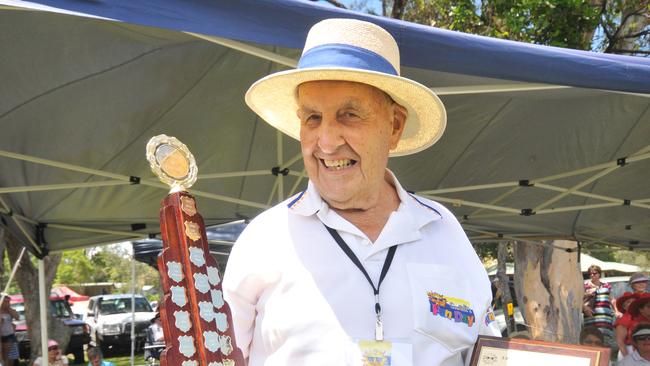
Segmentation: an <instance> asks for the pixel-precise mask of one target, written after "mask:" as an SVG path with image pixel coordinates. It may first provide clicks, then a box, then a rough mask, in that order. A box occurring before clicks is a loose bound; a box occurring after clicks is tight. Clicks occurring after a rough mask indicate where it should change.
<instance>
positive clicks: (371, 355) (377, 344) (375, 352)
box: [359, 340, 413, 366]
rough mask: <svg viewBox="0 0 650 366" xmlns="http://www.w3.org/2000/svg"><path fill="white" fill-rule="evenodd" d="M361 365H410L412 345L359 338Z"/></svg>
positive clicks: (411, 363)
mask: <svg viewBox="0 0 650 366" xmlns="http://www.w3.org/2000/svg"><path fill="white" fill-rule="evenodd" d="M359 349H360V350H361V355H362V357H363V362H362V365H363V366H411V365H413V346H412V345H411V344H408V343H403V342H391V341H375V340H360V341H359Z"/></svg>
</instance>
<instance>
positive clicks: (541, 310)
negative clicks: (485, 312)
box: [514, 240, 584, 343]
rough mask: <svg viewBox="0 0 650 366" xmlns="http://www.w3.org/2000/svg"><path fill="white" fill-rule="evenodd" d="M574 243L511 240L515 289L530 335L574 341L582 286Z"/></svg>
mask: <svg viewBox="0 0 650 366" xmlns="http://www.w3.org/2000/svg"><path fill="white" fill-rule="evenodd" d="M576 245H577V243H576V242H573V241H568V240H549V241H542V242H524V241H518V242H516V244H515V277H514V278H515V292H516V293H517V302H518V303H519V308H520V309H521V310H522V313H523V315H524V319H526V323H527V324H528V325H529V326H530V333H531V335H532V337H533V338H534V339H543V340H547V341H553V342H565V343H577V342H578V336H579V334H580V326H581V324H580V312H581V309H582V294H583V291H584V290H583V286H582V276H581V275H580V266H579V264H578V253H577V250H574V249H577V248H576Z"/></svg>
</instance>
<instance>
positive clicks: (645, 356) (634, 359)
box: [617, 323, 650, 366]
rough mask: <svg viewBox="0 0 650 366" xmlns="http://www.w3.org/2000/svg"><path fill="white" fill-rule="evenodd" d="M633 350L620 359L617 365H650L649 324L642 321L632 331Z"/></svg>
mask: <svg viewBox="0 0 650 366" xmlns="http://www.w3.org/2000/svg"><path fill="white" fill-rule="evenodd" d="M632 344H633V345H634V351H632V353H630V354H629V355H627V356H625V358H624V359H623V360H622V361H620V362H619V363H618V364H617V365H618V366H643V365H648V366H650V324H647V323H642V324H639V325H637V326H636V327H635V328H634V330H633V331H632Z"/></svg>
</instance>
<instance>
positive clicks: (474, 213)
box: [469, 187, 521, 217]
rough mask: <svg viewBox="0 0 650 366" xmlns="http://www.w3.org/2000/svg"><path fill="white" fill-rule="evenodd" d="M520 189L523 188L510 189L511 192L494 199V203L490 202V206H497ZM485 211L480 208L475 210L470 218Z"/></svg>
mask: <svg viewBox="0 0 650 366" xmlns="http://www.w3.org/2000/svg"><path fill="white" fill-rule="evenodd" d="M519 188H521V187H513V188H512V189H510V190H509V191H507V192H506V193H504V194H502V195H500V196H498V197H497V198H495V199H493V200H492V201H490V202H488V204H490V205H495V204H497V203H498V202H499V201H501V200H502V199H504V198H506V197H508V196H510V195H511V194H513V193H515V192H517V191H518V190H519ZM483 210H485V209H484V208H479V209H478V210H475V211H474V212H472V213H471V214H469V216H470V217H472V216H474V215H477V214H478V213H480V212H482V211H483Z"/></svg>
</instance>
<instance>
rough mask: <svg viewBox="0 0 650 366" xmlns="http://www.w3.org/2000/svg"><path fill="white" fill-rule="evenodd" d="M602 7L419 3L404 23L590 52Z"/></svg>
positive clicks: (446, 0) (508, 0)
mask: <svg viewBox="0 0 650 366" xmlns="http://www.w3.org/2000/svg"><path fill="white" fill-rule="evenodd" d="M598 13H599V7H597V6H594V5H591V4H590V3H589V2H584V1H582V0H483V1H481V2H476V1H473V0H420V1H411V2H409V4H408V5H407V7H406V9H405V13H404V19H405V20H409V21H412V22H417V23H422V24H429V25H433V26H437V27H440V28H445V29H449V30H456V31H463V32H467V33H473V34H481V35H485V36H491V37H496V38H506V39H510V40H516V41H523V42H530V43H538V44H546V45H552V46H558V47H570V48H578V49H589V47H590V45H591V38H586V37H585V36H584V35H585V34H586V33H588V34H591V33H592V32H593V31H594V30H595V29H596V27H597V26H598V21H599V19H598Z"/></svg>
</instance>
